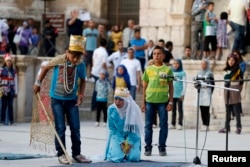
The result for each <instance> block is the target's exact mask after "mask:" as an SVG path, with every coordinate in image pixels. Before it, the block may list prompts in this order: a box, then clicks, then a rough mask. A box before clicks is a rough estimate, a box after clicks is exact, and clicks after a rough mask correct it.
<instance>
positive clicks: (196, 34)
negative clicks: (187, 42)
mask: <svg viewBox="0 0 250 167" xmlns="http://www.w3.org/2000/svg"><path fill="white" fill-rule="evenodd" d="M207 2H208V1H207V0H195V1H194V2H193V5H192V10H191V15H192V25H191V47H192V57H193V58H195V59H197V60H198V59H201V57H202V56H201V55H202V52H203V47H202V45H201V44H202V43H203V36H204V35H203V20H204V15H205V12H206V8H207Z"/></svg>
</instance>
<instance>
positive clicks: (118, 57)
mask: <svg viewBox="0 0 250 167" xmlns="http://www.w3.org/2000/svg"><path fill="white" fill-rule="evenodd" d="M127 57H128V54H127V53H125V52H122V53H121V52H120V51H116V52H114V53H112V54H111V55H110V56H109V57H108V63H111V62H113V64H114V73H113V76H115V75H116V68H117V66H118V65H119V64H120V63H121V61H122V60H123V59H126V58H127ZM109 66H110V64H109Z"/></svg>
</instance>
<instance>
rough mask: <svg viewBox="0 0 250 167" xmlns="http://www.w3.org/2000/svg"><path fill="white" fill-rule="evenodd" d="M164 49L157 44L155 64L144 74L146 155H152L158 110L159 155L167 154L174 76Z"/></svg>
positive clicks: (154, 53)
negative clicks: (167, 64)
mask: <svg viewBox="0 0 250 167" xmlns="http://www.w3.org/2000/svg"><path fill="white" fill-rule="evenodd" d="M163 58H164V49H163V48H162V47H159V46H156V47H155V48H154V51H153V60H154V65H152V66H148V67H147V68H146V70H145V72H144V74H143V76H142V80H143V93H142V111H143V112H145V143H146V146H145V152H144V155H145V156H151V152H152V136H153V129H152V126H153V122H154V120H153V119H154V114H155V113H154V112H155V111H157V112H158V114H159V120H160V124H159V125H160V135H159V145H158V149H159V155H160V156H166V155H167V153H166V148H165V147H166V141H167V136H168V112H167V111H171V110H172V105H173V81H172V79H170V78H169V77H168V76H173V71H172V69H171V68H170V67H168V66H166V65H164V63H163Z"/></svg>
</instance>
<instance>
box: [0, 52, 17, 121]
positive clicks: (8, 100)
mask: <svg viewBox="0 0 250 167" xmlns="http://www.w3.org/2000/svg"><path fill="white" fill-rule="evenodd" d="M0 83H1V85H0V88H1V96H2V109H1V124H5V123H6V121H5V117H6V113H7V112H8V116H9V122H10V125H14V119H13V100H14V97H16V95H17V77H16V71H15V69H14V68H13V62H12V58H11V56H10V54H8V53H7V54H5V55H4V65H3V67H2V68H1V69H0ZM7 108H8V110H7V112H6V109H7Z"/></svg>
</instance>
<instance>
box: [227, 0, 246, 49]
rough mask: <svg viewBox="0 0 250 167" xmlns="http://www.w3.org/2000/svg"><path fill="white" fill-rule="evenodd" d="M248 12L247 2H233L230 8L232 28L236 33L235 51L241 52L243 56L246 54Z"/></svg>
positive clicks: (242, 0)
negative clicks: (245, 41)
mask: <svg viewBox="0 0 250 167" xmlns="http://www.w3.org/2000/svg"><path fill="white" fill-rule="evenodd" d="M247 10H248V1H247V0H231V1H230V3H229V7H228V14H229V16H230V26H231V27H232V29H233V31H235V38H234V44H233V49H232V50H233V51H234V50H239V51H240V53H241V54H245V53H246V48H245V43H244V40H245V39H244V35H245V24H246V12H247Z"/></svg>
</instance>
